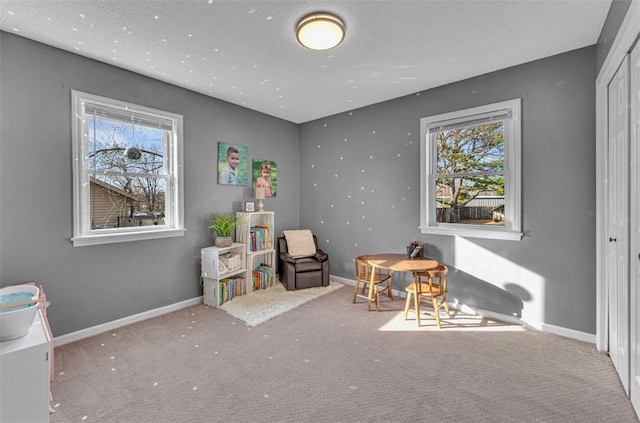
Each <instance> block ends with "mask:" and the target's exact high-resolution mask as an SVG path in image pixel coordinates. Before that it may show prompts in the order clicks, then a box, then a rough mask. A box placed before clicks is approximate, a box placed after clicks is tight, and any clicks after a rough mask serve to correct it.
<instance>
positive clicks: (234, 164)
mask: <svg viewBox="0 0 640 423" xmlns="http://www.w3.org/2000/svg"><path fill="white" fill-rule="evenodd" d="M247 156H248V149H247V147H245V146H242V145H237V144H227V143H226V142H219V143H218V183H219V184H221V185H247V174H248V170H247V167H248V158H247Z"/></svg>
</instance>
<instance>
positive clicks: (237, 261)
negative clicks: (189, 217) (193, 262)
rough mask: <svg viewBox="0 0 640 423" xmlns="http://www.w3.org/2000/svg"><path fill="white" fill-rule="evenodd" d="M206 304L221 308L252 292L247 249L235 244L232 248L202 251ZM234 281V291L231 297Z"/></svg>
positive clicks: (201, 263) (205, 249)
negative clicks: (229, 280) (248, 275)
mask: <svg viewBox="0 0 640 423" xmlns="http://www.w3.org/2000/svg"><path fill="white" fill-rule="evenodd" d="M200 255H201V260H200V266H201V276H202V287H203V293H204V300H203V301H204V303H205V304H207V305H209V306H212V307H220V306H221V305H222V304H223V303H224V302H226V301H228V300H231V301H233V298H236V297H237V296H240V295H244V294H248V293H250V292H251V287H250V285H249V283H250V282H251V280H250V278H248V277H247V259H246V247H245V245H244V244H239V243H233V244H231V246H230V247H207V248H203V249H201V250H200ZM228 279H232V283H233V291H231V295H229V288H230V286H231V285H230V284H229V282H228Z"/></svg>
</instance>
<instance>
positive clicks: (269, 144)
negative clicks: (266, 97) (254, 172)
mask: <svg viewBox="0 0 640 423" xmlns="http://www.w3.org/2000/svg"><path fill="white" fill-rule="evenodd" d="M0 51H1V52H2V58H1V61H0V87H1V89H2V96H1V99H0V127H1V143H0V187H1V190H0V193H1V203H0V228H1V232H0V259H1V262H0V281H1V282H0V284H1V285H2V286H5V285H11V284H16V283H20V282H25V281H36V282H37V283H38V284H41V285H43V287H44V289H45V292H46V294H47V297H48V299H49V300H50V301H51V306H50V308H49V311H48V315H49V320H50V323H51V326H52V329H53V333H54V335H55V336H59V335H64V334H67V333H70V332H74V331H77V330H80V329H83V328H87V327H91V326H95V325H98V324H101V323H105V322H109V321H112V320H115V319H118V318H122V317H126V316H129V315H133V314H136V313H140V312H143V311H146V310H150V309H154V308H157V307H161V306H164V305H167V304H173V303H176V302H178V301H181V300H185V299H190V298H194V297H197V296H198V295H201V294H202V289H201V287H200V283H199V276H200V248H202V247H206V246H209V245H212V235H211V232H210V230H209V229H208V228H207V227H208V218H209V216H210V215H211V214H212V213H214V212H226V213H230V212H232V211H233V212H235V211H240V210H241V207H242V202H243V201H245V200H249V199H250V198H251V189H250V186H248V185H247V186H245V187H235V186H227V185H218V184H217V177H216V160H217V143H218V141H225V142H231V143H237V144H241V145H244V146H247V147H248V149H249V159H253V158H260V159H269V160H274V161H276V162H277V165H278V196H277V198H272V199H267V200H265V208H266V209H267V210H274V211H275V212H276V230H277V231H280V230H282V229H285V228H292V227H298V215H299V213H298V206H299V194H298V193H299V180H298V175H299V167H298V157H299V151H298V126H297V125H295V124H292V123H290V122H286V121H283V120H280V119H277V118H274V117H271V116H267V115H264V114H261V113H258V112H255V111H252V110H248V109H246V108H242V107H238V106H234V105H232V104H229V103H226V102H223V101H219V100H216V99H212V98H210V97H207V96H203V95H200V94H196V93H194V92H191V91H188V90H185V89H182V88H178V87H175V86H172V85H169V84H165V83H163V82H159V81H157V80H153V79H150V78H147V77H144V76H141V75H139V74H135V73H131V72H128V71H125V70H122V69H119V68H116V67H113V66H109V65H107V64H104V63H101V62H97V61H93V60H89V59H86V58H83V57H81V56H77V55H74V54H71V53H67V52H64V51H62V50H58V49H55V48H52V47H48V46H45V45H43V44H39V43H36V42H33V41H30V40H27V39H25V38H22V37H17V36H14V35H12V34H8V33H4V32H0ZM71 90H79V91H84V92H89V93H93V94H97V95H102V96H106V97H111V98H115V99H118V100H123V101H128V102H133V103H137V104H141V105H144V106H148V107H153V108H157V109H162V110H167V111H170V112H174V113H179V114H182V115H183V116H184V167H185V172H184V178H185V225H186V228H187V232H186V234H185V235H184V236H183V237H178V238H169V239H160V240H152V241H139V242H128V243H121V244H112V245H104V246H91V247H77V248H74V247H73V246H72V245H71V242H70V241H69V238H70V237H71V233H72V232H71V231H72V214H71V213H72V185H71V184H72V177H71Z"/></svg>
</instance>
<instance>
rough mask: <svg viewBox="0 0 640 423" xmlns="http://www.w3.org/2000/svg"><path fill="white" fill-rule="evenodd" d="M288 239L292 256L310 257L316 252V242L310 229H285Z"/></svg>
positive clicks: (284, 233) (285, 236)
mask: <svg viewBox="0 0 640 423" xmlns="http://www.w3.org/2000/svg"><path fill="white" fill-rule="evenodd" d="M282 234H283V235H284V238H285V239H286V240H287V251H288V253H289V255H290V256H292V257H309V256H313V255H315V254H316V244H315V243H314V242H313V234H312V233H311V231H310V230H309V229H300V230H293V231H283V232H282Z"/></svg>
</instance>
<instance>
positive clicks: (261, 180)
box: [252, 159, 278, 198]
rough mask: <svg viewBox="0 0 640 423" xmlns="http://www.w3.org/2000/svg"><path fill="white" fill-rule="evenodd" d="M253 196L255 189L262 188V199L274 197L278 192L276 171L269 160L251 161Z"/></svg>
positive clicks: (272, 162)
mask: <svg viewBox="0 0 640 423" xmlns="http://www.w3.org/2000/svg"><path fill="white" fill-rule="evenodd" d="M252 181H253V195H254V197H255V193H256V188H264V197H265V198H270V197H275V196H276V194H277V192H278V169H277V166H276V162H274V161H271V160H262V159H253V178H252Z"/></svg>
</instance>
